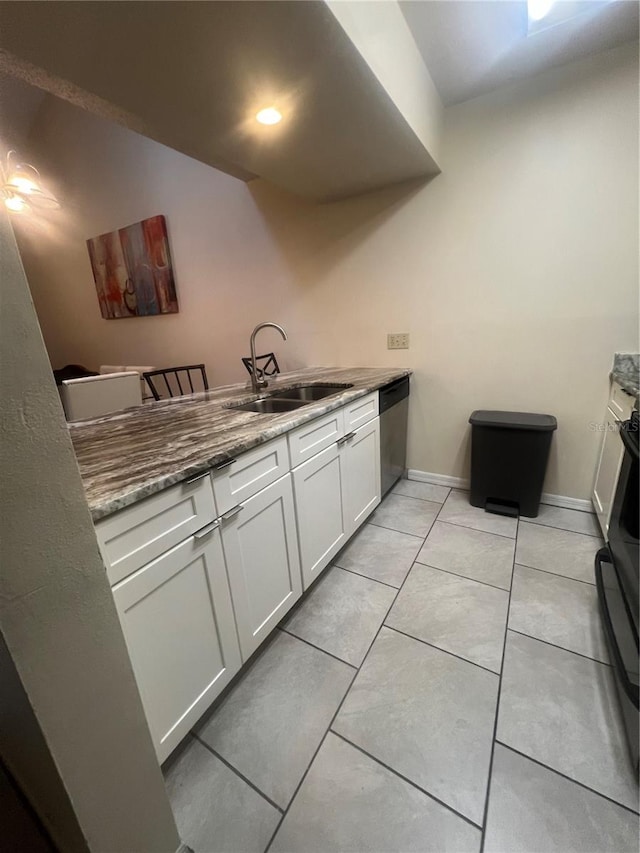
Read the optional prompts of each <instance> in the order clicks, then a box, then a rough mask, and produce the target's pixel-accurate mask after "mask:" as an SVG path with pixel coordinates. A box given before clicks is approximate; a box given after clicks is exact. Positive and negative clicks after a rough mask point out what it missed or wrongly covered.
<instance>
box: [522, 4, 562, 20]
mask: <svg viewBox="0 0 640 853" xmlns="http://www.w3.org/2000/svg"><path fill="white" fill-rule="evenodd" d="M554 2H555V0H527V11H528V14H529V20H530V21H541V20H542V19H543V18H545V17H546V16H547V15H548V14H549V12H550V11H551V8H552V6H553V5H554Z"/></svg>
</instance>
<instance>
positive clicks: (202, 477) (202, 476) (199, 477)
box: [184, 471, 209, 486]
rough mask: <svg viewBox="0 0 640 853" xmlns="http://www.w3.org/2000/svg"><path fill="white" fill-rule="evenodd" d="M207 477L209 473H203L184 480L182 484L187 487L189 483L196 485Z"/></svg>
mask: <svg viewBox="0 0 640 853" xmlns="http://www.w3.org/2000/svg"><path fill="white" fill-rule="evenodd" d="M208 476H209V472H208V471H203V472H202V473H201V474H196V475H195V476H194V477H189V479H188V480H185V481H184V482H185V484H186V485H187V486H188V485H190V484H191V483H197V482H198V480H204V478H205V477H208Z"/></svg>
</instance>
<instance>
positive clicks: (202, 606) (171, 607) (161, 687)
mask: <svg viewBox="0 0 640 853" xmlns="http://www.w3.org/2000/svg"><path fill="white" fill-rule="evenodd" d="M113 597H114V599H115V602H116V608H117V610H118V614H119V616H120V622H121V624H122V630H123V633H124V636H125V639H126V642H127V646H128V648H129V654H130V656H131V663H132V665H133V670H134V673H135V676H136V680H137V682H138V688H139V690H140V695H141V697H142V703H143V705H144V709H145V712H146V715H147V721H148V723H149V728H150V729H151V734H152V737H153V741H154V744H155V747H156V752H157V754H158V759H159V761H164V759H165V758H166V757H167V756H168V755H169V753H170V752H171V751H172V750H173V749H174V748H175V747H176V746H177V745H178V743H179V742H180V741H181V740H182V738H183V737H184V736H185V735H186V734H187V732H188V731H189V729H190V728H191V726H193V724H194V723H195V722H196V720H197V719H198V718H199V717H200V716H201V715H202V714H203V713H204V711H205V710H206V709H207V708H208V707H209V705H210V704H211V702H212V701H213V700H214V699H215V697H216V696H217V695H218V693H220V691H221V690H222V689H223V687H225V685H227V684H228V683H229V681H230V680H231V678H232V677H233V676H234V675H235V673H236V672H237V671H238V670H239V669H240V666H241V659H240V649H239V647H238V637H237V634H236V626H235V621H234V618H233V607H232V605H231V595H230V592H229V585H228V583H227V575H226V571H225V564H224V556H223V553H222V545H221V542H220V530H219V528H217V529H214V530H213V531H212V532H211V533H209V534H208V535H206V536H204V537H202V539H196V538H195V537H194V536H191V537H190V538H189V539H187V540H185V541H184V542H182V543H181V544H180V545H177V546H176V547H175V548H172V549H171V550H170V551H168V552H167V553H166V554H163V555H162V557H158V559H157V560H154V561H153V562H151V563H148V564H147V565H146V566H144V567H143V568H142V569H139V570H138V571H137V572H135V573H134V574H132V575H129V577H128V578H125V580H123V581H121V582H120V583H119V584H117V585H116V586H115V587H114V588H113Z"/></svg>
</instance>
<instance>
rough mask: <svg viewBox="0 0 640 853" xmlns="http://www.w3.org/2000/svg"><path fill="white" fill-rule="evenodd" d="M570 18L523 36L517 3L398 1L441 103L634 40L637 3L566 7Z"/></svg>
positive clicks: (622, 0)
mask: <svg viewBox="0 0 640 853" xmlns="http://www.w3.org/2000/svg"><path fill="white" fill-rule="evenodd" d="M557 5H558V6H564V7H565V8H567V7H568V6H569V5H571V6H572V7H573V9H574V11H575V12H576V13H577V14H576V15H575V16H574V17H572V18H570V19H568V20H565V21H563V22H562V23H558V24H556V25H555V26H550V27H549V28H547V29H541V30H540V31H538V32H536V33H535V34H533V35H531V36H529V37H527V3H526V2H522V0H517V2H514V0H400V7H401V9H402V12H403V14H404V16H405V18H406V20H407V23H408V25H409V28H410V30H411V32H412V34H413V37H414V39H415V41H416V44H417V45H418V49H419V50H420V52H421V54H422V57H423V59H424V62H425V64H426V66H427V68H428V70H429V73H430V74H431V77H432V79H433V82H434V83H435V85H436V88H437V89H438V92H439V93H440V97H441V98H442V101H443V103H444V104H445V106H449V105H450V104H457V103H460V102H461V101H466V100H468V99H469V98H475V97H476V96H477V95H480V94H483V93H484V92H488V91H490V90H492V89H497V88H498V87H499V86H504V85H505V84H508V83H512V82H514V81H516V80H520V79H523V78H525V77H531V76H533V75H534V74H538V73H539V72H541V71H544V70H545V69H547V68H552V67H553V66H556V65H564V64H565V63H567V62H572V61H574V60H576V59H582V58H583V57H586V56H588V55H590V54H592V53H598V52H600V51H602V50H607V49H609V48H613V47H617V46H618V45H621V44H623V43H624V42H628V41H636V42H637V41H638V8H639V4H638V3H637V0H614V2H594V0H584V1H583V2H571V3H570V0H561V2H560V3H558V4H557Z"/></svg>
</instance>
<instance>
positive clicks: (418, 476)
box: [407, 468, 469, 489]
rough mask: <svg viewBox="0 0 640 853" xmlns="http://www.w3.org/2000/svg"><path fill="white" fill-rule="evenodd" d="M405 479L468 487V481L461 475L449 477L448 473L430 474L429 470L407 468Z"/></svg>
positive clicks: (462, 487) (436, 484) (453, 487)
mask: <svg viewBox="0 0 640 853" xmlns="http://www.w3.org/2000/svg"><path fill="white" fill-rule="evenodd" d="M407 479H409V480H419V481H420V482H421V483H432V484H433V485H434V486H448V487H449V488H451V489H468V488H469V481H468V480H463V478H462V477H450V476H449V475H448V474H431V473H430V472H429V471H418V470H416V469H415V468H409V470H408V471H407Z"/></svg>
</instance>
